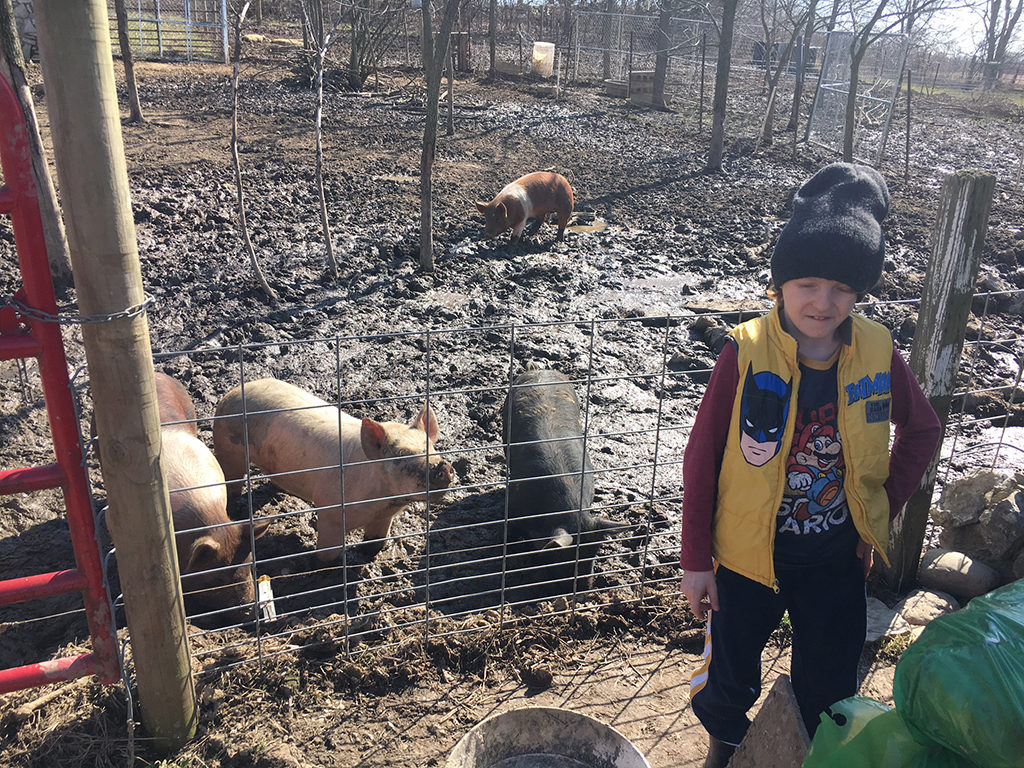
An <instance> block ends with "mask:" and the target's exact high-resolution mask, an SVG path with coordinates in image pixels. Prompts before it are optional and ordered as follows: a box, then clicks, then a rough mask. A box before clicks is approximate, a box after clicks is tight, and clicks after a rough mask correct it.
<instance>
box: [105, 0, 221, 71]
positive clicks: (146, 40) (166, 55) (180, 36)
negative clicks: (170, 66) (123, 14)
mask: <svg viewBox="0 0 1024 768" xmlns="http://www.w3.org/2000/svg"><path fill="white" fill-rule="evenodd" d="M125 10H126V11H127V14H128V24H127V32H128V40H129V42H130V44H131V47H132V53H133V54H134V55H136V56H138V57H140V58H151V59H167V60H172V61H182V60H183V61H221V62H226V61H227V60H228V31H229V28H228V6H227V0H135V2H132V0H126V2H125ZM107 14H108V16H109V18H110V37H111V40H114V41H116V40H117V16H116V14H115V13H114V2H113V0H108V3H107Z"/></svg>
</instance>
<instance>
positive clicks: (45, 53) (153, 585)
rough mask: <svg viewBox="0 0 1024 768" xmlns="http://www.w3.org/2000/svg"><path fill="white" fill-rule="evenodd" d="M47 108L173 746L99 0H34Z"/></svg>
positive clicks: (180, 614)
mask: <svg viewBox="0 0 1024 768" xmlns="http://www.w3.org/2000/svg"><path fill="white" fill-rule="evenodd" d="M35 14H36V21H37V25H38V30H39V47H40V52H41V59H42V65H43V67H42V68H43V76H44V82H45V85H46V102H47V107H48V109H49V115H50V125H51V127H52V133H53V144H54V153H55V156H56V161H57V172H58V176H59V178H60V190H61V197H62V199H63V203H64V211H65V214H66V221H67V230H68V242H69V245H70V248H71V262H72V265H73V267H74V273H75V288H76V290H77V292H78V306H79V311H80V312H81V314H82V315H84V316H101V317H103V316H105V317H107V318H109V319H107V320H105V321H103V322H96V323H87V324H84V325H83V326H82V337H83V341H84V343H85V353H86V360H87V362H88V365H89V378H90V380H91V382H92V392H93V400H94V411H95V416H96V427H97V432H98V435H99V442H100V452H101V454H102V457H103V462H102V463H103V479H104V482H105V484H106V489H107V501H108V504H109V512H108V515H107V524H108V527H109V528H110V532H111V535H112V537H113V540H114V543H115V545H116V546H117V562H118V571H119V574H120V578H121V588H122V591H123V592H124V601H125V611H126V613H127V616H128V629H129V632H130V634H131V641H132V656H133V657H134V659H135V676H136V680H137V684H138V693H139V700H140V703H141V708H142V716H143V720H144V721H145V724H146V727H147V729H148V730H149V732H150V734H151V735H152V736H153V737H154V738H155V740H156V743H157V744H158V745H159V746H162V747H164V748H170V749H173V748H175V747H177V746H180V745H181V744H183V743H185V742H186V741H188V740H189V739H190V738H191V737H192V736H193V735H194V734H195V728H196V697H195V685H194V682H193V680H192V670H191V667H190V660H189V655H188V647H187V642H186V639H187V636H186V634H185V611H184V606H183V604H182V596H181V585H180V582H179V581H178V562H177V558H176V556H175V549H174V531H173V527H172V523H171V512H170V503H169V501H168V497H167V485H166V482H165V480H164V476H163V468H162V466H161V440H160V418H159V414H158V411H157V402H156V392H155V387H154V382H153V356H152V351H151V350H150V347H149V324H148V322H147V320H146V315H145V313H144V312H143V311H141V309H140V308H141V307H142V306H143V305H144V300H145V296H144V294H143V291H142V273H141V269H140V267H139V254H138V246H137V244H136V240H135V223H134V220H133V218H132V208H131V201H130V200H129V194H128V172H127V167H126V163H125V157H124V145H123V143H122V138H121V120H120V115H119V110H118V105H117V91H116V89H115V86H114V66H113V59H112V58H111V55H110V51H111V48H110V28H109V22H108V20H107V5H106V2H104V0H88V1H86V0H37V2H36V3H35Z"/></svg>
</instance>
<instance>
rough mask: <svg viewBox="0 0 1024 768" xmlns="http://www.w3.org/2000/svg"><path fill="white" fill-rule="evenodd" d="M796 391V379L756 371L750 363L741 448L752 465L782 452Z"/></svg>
mask: <svg viewBox="0 0 1024 768" xmlns="http://www.w3.org/2000/svg"><path fill="white" fill-rule="evenodd" d="M792 392H793V379H790V380H789V381H788V382H786V381H783V380H782V378H781V377H780V376H779V375H778V374H775V373H772V372H771V371H761V372H760V373H754V367H753V365H752V364H749V363H748V364H747V375H746V378H745V379H744V381H743V395H742V396H741V397H740V451H741V452H742V453H743V458H744V459H746V461H747V463H748V464H751V465H753V466H755V467H761V466H764V465H765V464H767V463H768V462H769V461H771V460H772V458H774V457H775V455H776V454H777V453H778V452H779V446H780V444H781V443H782V433H783V432H784V431H785V429H786V420H787V418H788V417H789V400H790V396H791V395H792Z"/></svg>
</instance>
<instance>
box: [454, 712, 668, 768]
mask: <svg viewBox="0 0 1024 768" xmlns="http://www.w3.org/2000/svg"><path fill="white" fill-rule="evenodd" d="M445 768H651V766H650V763H648V762H647V760H646V759H644V756H643V755H642V754H640V750H638V749H637V748H636V747H634V746H633V744H632V743H630V741H629V740H628V739H627V738H626V737H625V736H623V735H622V734H621V733H619V732H618V731H616V730H615V729H614V728H612V727H611V726H610V725H605V724H604V723H602V722H599V721H598V720H595V719H594V718H592V717H588V716H587V715H581V714H579V713H578V712H570V711H568V710H565V709H558V708H556V707H526V708H524V709H513V710H512V711H510V712H504V713H502V714H500V715H494V716H493V717H489V718H487V719H486V720H484V721H483V722H481V723H477V725H475V726H474V727H473V728H472V729H471V730H470V731H469V732H468V733H467V734H466V735H465V736H463V737H462V739H461V740H460V741H459V743H458V744H456V745H455V748H454V749H453V750H452V752H451V754H450V755H449V756H448V762H447V763H446V764H445Z"/></svg>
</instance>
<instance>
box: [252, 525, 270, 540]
mask: <svg viewBox="0 0 1024 768" xmlns="http://www.w3.org/2000/svg"><path fill="white" fill-rule="evenodd" d="M268 528H270V520H256V521H254V522H253V524H252V537H253V538H254V539H258V538H260V537H261V536H262V535H263V534H265V533H266V532H267V529H268Z"/></svg>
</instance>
